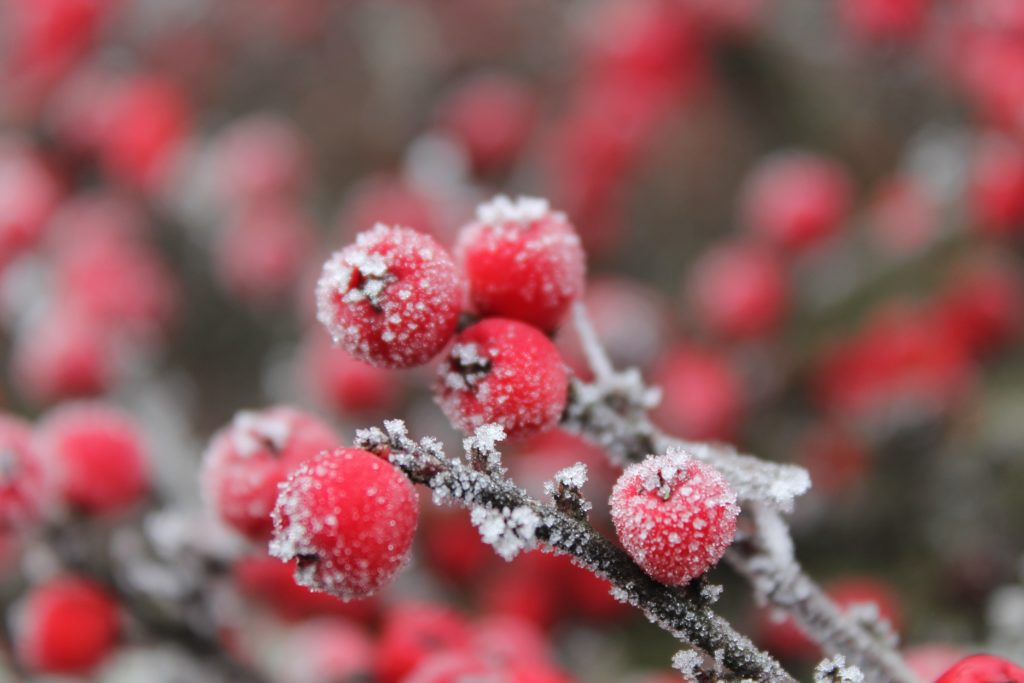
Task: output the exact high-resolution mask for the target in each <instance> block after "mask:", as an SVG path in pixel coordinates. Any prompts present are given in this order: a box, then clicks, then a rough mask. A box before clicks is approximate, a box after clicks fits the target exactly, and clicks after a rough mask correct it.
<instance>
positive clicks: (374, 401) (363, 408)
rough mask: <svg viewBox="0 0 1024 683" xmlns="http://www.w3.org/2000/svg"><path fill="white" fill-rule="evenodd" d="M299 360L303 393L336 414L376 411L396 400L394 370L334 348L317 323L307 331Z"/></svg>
mask: <svg viewBox="0 0 1024 683" xmlns="http://www.w3.org/2000/svg"><path fill="white" fill-rule="evenodd" d="M299 363H300V368H299V372H300V374H301V385H302V387H303V389H304V392H308V393H309V394H310V395H312V396H314V397H316V398H317V400H318V401H319V402H320V403H321V404H322V405H324V406H325V407H327V408H330V409H331V410H332V411H334V413H335V414H336V415H339V416H345V415H351V414H358V415H366V414H373V413H379V412H381V411H384V410H386V409H388V408H390V407H392V406H394V405H395V404H396V403H397V401H398V398H399V389H400V388H401V385H400V379H399V378H398V377H396V375H395V373H394V372H391V371H390V370H386V369H384V368H378V367H375V366H373V365H368V364H367V363H363V362H362V361H360V360H357V359H355V358H353V357H352V356H351V355H349V354H348V353H346V352H345V351H344V350H342V349H339V348H336V347H335V346H334V345H333V344H331V339H330V337H329V336H328V335H327V334H326V333H325V332H324V330H323V329H322V328H321V327H319V326H317V327H316V328H313V329H310V330H309V331H308V332H307V333H306V340H305V342H304V343H303V346H302V350H301V358H300V361H299Z"/></svg>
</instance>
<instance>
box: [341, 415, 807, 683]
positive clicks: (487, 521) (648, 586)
mask: <svg viewBox="0 0 1024 683" xmlns="http://www.w3.org/2000/svg"><path fill="white" fill-rule="evenodd" d="M481 437H482V438H481ZM493 437H494V433H493V432H485V433H484V434H482V435H481V434H479V433H478V435H477V437H475V438H474V439H469V440H467V444H466V447H467V448H466V450H467V453H468V455H469V457H470V463H469V464H467V463H466V462H463V461H462V460H460V459H456V458H448V457H446V456H445V453H444V450H443V448H442V447H441V444H440V442H439V441H437V440H436V439H433V438H430V437H427V438H424V439H421V440H420V441H419V442H416V441H414V440H413V439H411V438H410V437H409V436H408V433H407V431H406V428H405V425H404V424H403V423H402V422H401V421H400V420H389V421H386V422H385V423H384V429H383V430H381V429H378V428H370V429H364V430H360V431H359V432H357V435H356V446H357V447H359V448H364V449H366V450H369V451H372V452H375V453H377V454H379V455H381V456H382V457H385V456H386V457H387V458H388V459H389V460H390V461H391V462H392V463H393V464H394V465H395V466H397V467H399V468H400V469H401V470H402V471H403V472H405V473H406V475H407V476H408V477H409V478H410V479H411V480H412V481H414V482H416V483H420V484H423V485H425V486H427V487H429V488H430V489H431V490H432V491H433V496H434V501H435V502H436V503H451V504H456V505H461V506H463V507H466V508H468V509H469V510H470V515H471V519H472V520H473V522H474V524H475V525H476V526H477V528H478V529H479V530H480V533H481V536H482V537H483V539H484V540H485V541H486V542H488V543H490V544H491V545H493V546H494V549H495V551H496V552H497V553H498V554H499V555H501V556H502V557H504V558H505V559H512V558H513V557H515V556H516V555H517V554H518V553H520V552H522V551H526V550H530V549H533V548H535V547H538V546H545V547H547V548H549V549H552V550H555V551H557V552H561V553H566V554H568V555H571V556H572V557H573V558H574V560H575V561H576V563H577V564H579V565H580V566H582V567H584V568H586V569H588V570H590V571H591V572H593V573H595V574H596V575H598V576H601V577H603V578H605V579H606V580H608V581H609V582H611V584H612V586H613V589H612V593H613V595H614V596H615V597H616V598H618V599H619V600H622V601H624V602H628V603H629V604H631V605H633V606H635V607H637V608H638V609H640V610H642V611H643V612H644V614H645V615H646V616H647V617H648V618H649V619H650V620H651V621H652V622H654V623H656V624H657V625H659V626H660V627H661V628H663V629H665V630H666V631H668V632H670V633H672V634H673V635H675V636H676V637H677V638H679V639H680V640H682V641H684V642H687V643H690V644H692V645H694V646H696V647H698V648H700V649H701V650H703V651H704V652H705V653H707V654H708V655H709V656H711V657H713V658H714V659H715V660H716V661H720V662H721V663H722V665H724V666H725V667H726V668H727V669H728V670H729V671H732V672H733V673H734V674H736V675H737V676H740V677H743V678H745V679H749V680H753V681H762V682H764V683H789V682H794V683H795V681H794V679H793V678H792V677H791V676H790V675H789V674H788V673H786V672H785V671H784V670H783V669H782V667H781V666H780V665H779V663H778V662H776V661H775V660H774V659H773V658H771V657H770V656H769V655H767V654H765V653H763V652H761V651H759V650H758V649H757V648H756V647H755V646H754V645H753V643H751V642H750V640H749V639H748V638H747V637H746V636H743V635H741V634H740V633H737V632H736V631H735V630H734V629H733V628H732V626H731V625H730V624H729V623H728V622H727V621H725V620H724V619H723V618H721V617H720V616H718V615H716V614H715V613H714V612H713V611H712V609H711V603H712V602H713V599H712V597H711V595H710V594H708V593H706V592H702V591H701V590H700V589H699V587H697V586H696V585H692V586H689V587H686V588H681V589H679V588H671V587H669V586H666V585H664V584H661V583H658V582H657V581H654V580H653V579H651V578H650V577H649V576H647V574H645V573H644V572H643V570H642V569H640V567H638V566H637V565H636V563H634V562H633V560H632V559H631V558H630V557H629V555H627V554H626V553H625V552H624V551H623V550H621V549H620V548H618V547H617V546H616V545H615V544H614V543H612V542H611V541H609V540H608V539H606V538H604V537H603V536H601V535H600V534H599V533H597V532H596V531H595V530H594V529H593V527H591V526H590V525H589V524H588V523H587V522H586V521H585V520H583V519H581V518H580V516H579V515H577V514H574V513H573V512H572V511H565V510H564V509H561V508H562V507H563V506H562V505H554V504H548V503H542V502H540V501H538V500H536V499H534V498H531V497H530V496H529V495H528V494H527V493H526V492H525V491H524V490H523V489H521V488H519V487H518V486H516V485H515V483H513V482H512V481H510V480H509V479H507V478H505V477H504V476H501V475H496V474H492V473H491V472H489V471H487V468H483V467H477V466H474V465H473V462H474V461H479V457H478V456H477V455H474V452H490V451H494V439H493ZM480 441H483V442H484V443H478V442H480ZM495 452H496V451H495ZM578 474H579V473H565V476H563V477H562V481H561V482H558V483H556V484H555V486H556V487H559V486H560V487H562V488H563V489H565V488H578V487H576V486H575V485H574V484H575V482H576V481H578V476H577V475H578Z"/></svg>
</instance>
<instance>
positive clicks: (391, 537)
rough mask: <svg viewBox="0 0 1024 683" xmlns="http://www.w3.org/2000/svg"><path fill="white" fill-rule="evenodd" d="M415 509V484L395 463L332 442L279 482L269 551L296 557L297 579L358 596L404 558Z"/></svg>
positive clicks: (394, 569)
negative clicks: (334, 447)
mask: <svg viewBox="0 0 1024 683" xmlns="http://www.w3.org/2000/svg"><path fill="white" fill-rule="evenodd" d="M418 515H419V510H418V508H417V496H416V490H415V489H414V488H413V486H412V483H411V482H410V481H409V479H408V478H406V476H405V475H404V474H402V472H401V471H400V470H398V468H396V467H395V466H393V465H391V464H390V463H389V462H387V461H386V460H384V459H382V458H379V457H377V456H376V455H374V454H372V453H368V452H366V451H362V450H359V449H357V448H339V449H337V450H335V451H333V452H331V453H321V454H320V455H319V456H317V457H315V458H313V459H312V460H307V461H306V462H304V463H303V464H302V465H300V466H299V468H298V469H297V470H295V471H294V472H293V473H292V474H291V476H289V477H288V481H287V482H286V483H285V484H283V485H282V486H281V492H280V494H279V496H278V498H277V505H276V506H275V507H274V512H273V518H274V538H273V540H272V541H271V543H270V550H271V554H272V555H274V556H275V557H277V558H278V559H280V560H282V561H284V562H288V561H290V560H293V559H294V560H297V564H296V569H295V580H296V581H297V582H298V583H300V584H301V585H303V586H306V587H308V588H312V589H313V590H321V591H326V592H328V593H333V594H334V595H337V596H338V597H341V598H344V599H346V600H352V599H356V598H364V597H367V596H369V595H372V594H373V593H374V592H376V591H377V589H379V588H380V587H381V586H383V585H384V584H385V583H387V582H388V581H390V580H391V578H392V577H393V576H394V575H395V574H396V573H397V572H398V570H399V569H401V568H402V567H403V566H404V565H405V563H406V562H407V561H408V559H409V551H410V549H411V547H412V538H413V534H414V532H415V531H416V522H417V518H418Z"/></svg>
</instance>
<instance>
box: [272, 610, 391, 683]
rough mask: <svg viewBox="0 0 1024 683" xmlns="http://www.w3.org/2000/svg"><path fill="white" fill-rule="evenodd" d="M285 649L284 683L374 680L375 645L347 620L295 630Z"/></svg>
mask: <svg viewBox="0 0 1024 683" xmlns="http://www.w3.org/2000/svg"><path fill="white" fill-rule="evenodd" d="M284 646H285V648H286V650H287V653H288V656H287V657H286V658H283V666H282V667H281V671H280V673H279V676H280V678H275V680H280V681H281V683H344V682H345V681H353V682H354V681H361V680H370V676H371V674H372V671H373V657H374V643H373V640H371V638H370V636H369V634H367V633H366V631H364V630H363V629H362V628H360V627H359V626H357V625H356V624H353V623H351V622H348V621H346V620H344V619H324V618H321V619H316V620H313V621H308V622H305V623H303V624H297V625H295V626H293V627H292V628H291V629H290V630H289V631H288V633H287V636H286V640H285V643H284Z"/></svg>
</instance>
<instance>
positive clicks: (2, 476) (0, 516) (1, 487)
mask: <svg viewBox="0 0 1024 683" xmlns="http://www.w3.org/2000/svg"><path fill="white" fill-rule="evenodd" d="M45 493H46V482H45V474H44V470H43V465H42V463H41V462H40V460H39V457H38V456H37V455H36V451H35V448H34V447H33V445H32V426H31V425H30V424H29V423H27V422H25V421H24V420H19V419H17V418H15V417H11V416H9V415H0V533H8V532H10V531H13V530H16V529H19V528H22V527H25V526H27V525H29V524H32V523H33V522H35V521H36V520H37V519H38V518H39V515H40V513H41V512H42V505H43V498H44V496H45Z"/></svg>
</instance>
